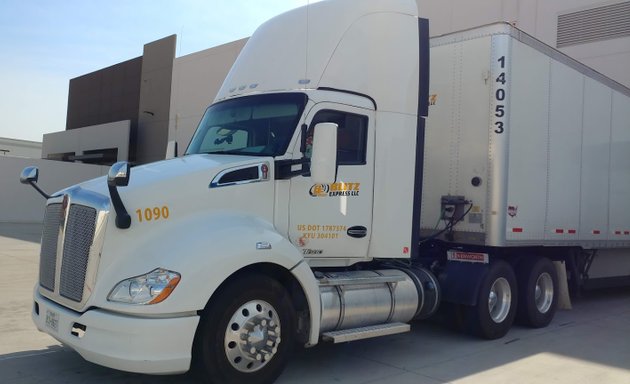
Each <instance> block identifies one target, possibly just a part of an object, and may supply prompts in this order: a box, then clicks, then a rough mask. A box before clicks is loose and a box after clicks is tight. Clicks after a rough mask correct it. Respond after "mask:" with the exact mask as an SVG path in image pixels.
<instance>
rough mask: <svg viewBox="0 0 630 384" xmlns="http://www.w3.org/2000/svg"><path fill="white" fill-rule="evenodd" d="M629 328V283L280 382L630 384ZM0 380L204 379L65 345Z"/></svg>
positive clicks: (431, 325) (317, 352)
mask: <svg viewBox="0 0 630 384" xmlns="http://www.w3.org/2000/svg"><path fill="white" fill-rule="evenodd" d="M628 334H630V289H615V290H606V291H596V292H591V293H588V294H586V295H584V296H583V297H582V298H581V299H580V300H578V301H575V302H574V309H573V310H572V311H560V312H558V314H557V315H556V318H555V320H554V321H553V322H552V323H551V324H550V325H549V326H548V327H547V328H543V329H529V328H524V327H519V326H515V327H513V328H512V330H511V331H510V332H509V333H508V334H507V336H506V337H504V338H502V339H499V340H492V341H484V340H479V339H477V338H474V337H470V336H467V335H464V334H461V333H457V332H453V331H452V330H450V329H448V328H447V327H444V326H443V325H441V324H439V323H437V322H428V321H425V322H416V323H414V324H412V331H411V332H410V333H406V334H400V335H394V336H390V337H384V338H377V339H369V340H363V341H357V342H353V343H347V344H340V345H329V344H321V345H319V346H317V347H315V348H311V349H303V350H298V351H296V353H295V354H294V356H293V358H292V360H291V361H290V363H289V366H288V367H287V369H286V371H285V372H284V373H283V374H282V376H281V377H280V378H279V379H278V380H277V383H278V384H289V383H299V384H308V383H314V384H315V383H317V384H321V383H383V382H390V383H396V384H403V383H414V384H415V383H444V382H451V381H454V380H463V381H464V382H465V381H467V380H471V381H479V380H483V381H486V380H489V381H494V382H506V381H513V380H512V378H515V377H517V378H519V380H517V381H519V382H528V383H529V382H538V383H546V382H549V381H554V380H555V381H557V382H567V383H568V382H575V381H580V380H585V378H584V376H589V377H590V376H592V377H593V380H595V379H596V377H600V378H601V377H605V379H603V381H605V382H612V383H614V382H619V383H622V382H626V383H627V380H628V378H630V340H629V339H628V337H627V335H628ZM585 372H586V373H585ZM602 375H603V376H602ZM0 377H2V381H3V382H11V383H14V382H19V383H36V382H37V383H38V382H47V383H84V382H90V383H173V382H176V383H194V382H196V380H195V377H194V376H193V375H191V374H185V375H176V376H149V375H141V374H132V373H127V372H121V371H116V370H113V369H109V368H104V367H101V366H98V365H95V364H92V363H89V362H87V361H85V360H83V359H82V358H81V356H79V355H78V354H77V353H76V352H74V351H72V350H70V349H69V348H65V347H60V346H51V347H48V348H47V349H44V350H33V351H27V352H19V353H11V354H6V355H0ZM493 378H494V380H493ZM497 378H501V379H500V380H499V381H497ZM587 381H592V380H587Z"/></svg>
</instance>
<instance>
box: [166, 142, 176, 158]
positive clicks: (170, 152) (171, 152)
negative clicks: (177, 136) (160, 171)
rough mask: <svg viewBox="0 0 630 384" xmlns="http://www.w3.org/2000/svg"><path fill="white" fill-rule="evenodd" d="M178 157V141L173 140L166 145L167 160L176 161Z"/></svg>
mask: <svg viewBox="0 0 630 384" xmlns="http://www.w3.org/2000/svg"><path fill="white" fill-rule="evenodd" d="M176 157H177V141H175V140H171V141H169V142H168V143H167V144H166V156H165V159H166V160H169V159H174V158H176Z"/></svg>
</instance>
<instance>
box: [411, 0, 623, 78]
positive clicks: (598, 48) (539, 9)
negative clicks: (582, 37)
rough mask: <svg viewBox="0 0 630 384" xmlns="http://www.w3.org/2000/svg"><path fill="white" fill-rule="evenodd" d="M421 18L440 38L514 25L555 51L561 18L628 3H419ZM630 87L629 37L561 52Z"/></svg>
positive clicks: (458, 0)
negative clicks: (495, 25) (498, 24)
mask: <svg viewBox="0 0 630 384" xmlns="http://www.w3.org/2000/svg"><path fill="white" fill-rule="evenodd" d="M416 1H417V3H418V10H419V13H420V16H421V17H426V18H429V22H430V33H431V35H432V36H437V35H441V34H445V33H449V32H454V31H458V30H462V29H467V28H472V27H475V26H479V25H483V24H490V23H494V22H497V21H508V22H513V23H515V25H516V26H517V27H518V28H519V29H521V30H523V31H525V32H527V33H528V34H530V35H532V36H534V37H536V38H537V39H539V40H541V41H543V42H544V43H546V44H548V45H550V46H552V47H554V48H555V47H556V33H557V32H556V31H557V27H558V15H561V14H565V13H570V12H575V11H581V10H584V9H590V8H595V7H599V6H604V5H609V4H616V3H622V2H624V1H627V0H612V1H611V0H474V1H471V0H416ZM560 51H562V52H564V53H565V54H567V55H569V56H571V57H573V58H574V59H577V60H579V61H581V62H583V63H584V64H586V65H588V66H590V67H591V68H593V69H595V70H596V71H599V72H601V73H603V74H604V75H606V76H608V77H610V78H612V79H613V80H615V81H617V82H619V83H621V84H623V85H625V86H626V87H630V70H628V68H630V36H627V37H622V38H616V39H610V40H604V41H598V42H594V43H588V44H578V45H573V46H569V47H565V48H562V49H560Z"/></svg>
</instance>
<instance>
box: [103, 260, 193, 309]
mask: <svg viewBox="0 0 630 384" xmlns="http://www.w3.org/2000/svg"><path fill="white" fill-rule="evenodd" d="M180 279H181V275H180V274H179V273H177V272H173V271H169V270H166V269H162V268H157V269H154V270H153V271H151V272H149V273H147V274H144V275H140V276H136V277H130V278H129V279H126V280H123V281H121V282H120V283H118V284H116V286H115V287H114V289H112V291H111V292H110V293H109V295H108V296H107V300H109V301H115V302H119V303H127V304H157V303H160V302H162V301H164V300H166V298H167V297H168V296H169V295H170V294H171V292H173V290H174V289H175V287H176V286H177V284H178V283H179V280H180Z"/></svg>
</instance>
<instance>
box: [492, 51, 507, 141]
mask: <svg viewBox="0 0 630 384" xmlns="http://www.w3.org/2000/svg"><path fill="white" fill-rule="evenodd" d="M497 61H498V62H499V68H500V72H501V73H500V74H499V76H498V77H497V78H496V79H495V82H496V83H497V90H496V91H495V93H494V98H495V100H496V106H495V107H494V116H495V117H496V120H495V122H494V125H495V126H496V128H495V129H494V132H495V133H497V134H501V133H503V132H505V128H504V124H505V123H504V121H503V118H504V117H505V104H504V102H505V84H506V83H507V80H506V75H505V56H501V57H499V59H498V60H497Z"/></svg>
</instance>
